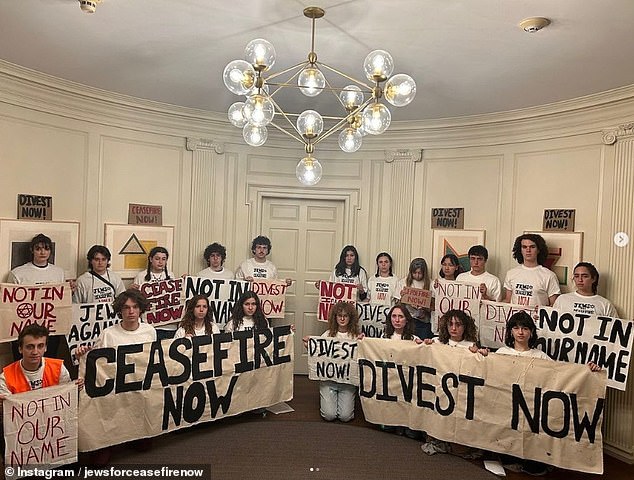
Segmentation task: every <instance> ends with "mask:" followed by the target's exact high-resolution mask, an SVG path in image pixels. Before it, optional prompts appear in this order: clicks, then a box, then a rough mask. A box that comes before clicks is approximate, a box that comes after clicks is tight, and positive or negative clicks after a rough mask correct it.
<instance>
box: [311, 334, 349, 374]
mask: <svg viewBox="0 0 634 480" xmlns="http://www.w3.org/2000/svg"><path fill="white" fill-rule="evenodd" d="M308 378H309V379H310V380H331V381H333V382H337V383H349V384H350V385H359V365H358V364H357V341H356V340H344V339H341V338H336V337H309V338H308Z"/></svg>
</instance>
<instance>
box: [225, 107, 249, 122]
mask: <svg viewBox="0 0 634 480" xmlns="http://www.w3.org/2000/svg"><path fill="white" fill-rule="evenodd" d="M242 107H244V102H236V103H234V104H233V105H231V106H230V107H229V111H228V112H227V116H228V117H229V121H230V122H231V125H233V126H234V127H238V128H242V127H244V126H245V124H246V123H247V119H246V118H244V115H242Z"/></svg>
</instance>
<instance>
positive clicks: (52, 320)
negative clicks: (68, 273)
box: [0, 283, 72, 342]
mask: <svg viewBox="0 0 634 480" xmlns="http://www.w3.org/2000/svg"><path fill="white" fill-rule="evenodd" d="M71 297H72V293H71V290H70V287H69V286H68V285H67V284H64V283H60V284H46V285H14V284H10V283H3V284H0V299H2V300H1V302H0V342H7V341H9V340H15V339H16V338H17V337H18V335H19V334H20V332H21V331H22V329H23V328H24V327H26V326H27V325H31V324H32V323H37V324H39V325H43V326H45V327H46V328H48V329H49V332H51V334H53V335H60V334H62V335H63V334H66V333H68V330H69V329H70V325H71V321H72V306H71Z"/></svg>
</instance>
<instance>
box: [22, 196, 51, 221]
mask: <svg viewBox="0 0 634 480" xmlns="http://www.w3.org/2000/svg"><path fill="white" fill-rule="evenodd" d="M18 220H48V221H51V220H53V197H51V196H47V195H29V194H27V193H18Z"/></svg>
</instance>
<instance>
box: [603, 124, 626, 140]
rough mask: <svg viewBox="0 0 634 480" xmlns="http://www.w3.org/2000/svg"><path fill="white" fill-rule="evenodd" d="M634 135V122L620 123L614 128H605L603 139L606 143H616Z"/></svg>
mask: <svg viewBox="0 0 634 480" xmlns="http://www.w3.org/2000/svg"><path fill="white" fill-rule="evenodd" d="M632 137H634V122H630V123H625V124H623V125H619V126H618V127H617V128H614V129H612V130H604V131H603V138H602V141H603V143H604V144H605V145H614V144H615V143H616V142H618V141H619V140H624V139H626V138H632Z"/></svg>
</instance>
